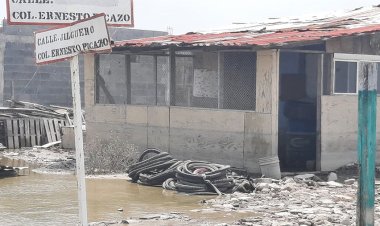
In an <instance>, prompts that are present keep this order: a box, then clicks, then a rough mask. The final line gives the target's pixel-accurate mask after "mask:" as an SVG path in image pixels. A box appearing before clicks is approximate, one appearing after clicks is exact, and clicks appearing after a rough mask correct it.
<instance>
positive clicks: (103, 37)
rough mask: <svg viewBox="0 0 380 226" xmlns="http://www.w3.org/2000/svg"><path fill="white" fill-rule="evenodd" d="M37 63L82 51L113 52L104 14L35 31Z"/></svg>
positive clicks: (66, 57) (71, 55) (62, 57)
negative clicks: (67, 24) (66, 24)
mask: <svg viewBox="0 0 380 226" xmlns="http://www.w3.org/2000/svg"><path fill="white" fill-rule="evenodd" d="M35 47H36V48H35V57H36V64H46V63H52V62H57V61H62V60H65V59H68V58H71V57H73V56H76V55H78V54H80V53H89V52H111V41H110V38H109V34H108V30H107V25H106V22H105V16H104V14H99V15H97V16H94V17H92V18H89V19H87V20H84V21H79V22H75V23H73V24H72V25H70V26H65V27H60V28H56V29H50V30H46V31H42V32H37V33H35Z"/></svg>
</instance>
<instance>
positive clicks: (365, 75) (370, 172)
mask: <svg viewBox="0 0 380 226" xmlns="http://www.w3.org/2000/svg"><path fill="white" fill-rule="evenodd" d="M376 89H377V63H370V62H360V63H359V100H358V103H359V105H358V160H359V187H358V200H357V217H356V225H362V226H372V225H374V205H375V161H376V110H377V109H376V104H377V91H376Z"/></svg>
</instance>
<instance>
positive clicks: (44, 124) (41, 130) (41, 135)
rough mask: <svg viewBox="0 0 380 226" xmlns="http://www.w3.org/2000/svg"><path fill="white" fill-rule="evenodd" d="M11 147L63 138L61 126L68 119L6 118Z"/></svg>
mask: <svg viewBox="0 0 380 226" xmlns="http://www.w3.org/2000/svg"><path fill="white" fill-rule="evenodd" d="M6 123H7V124H6V128H7V137H8V139H7V141H8V148H9V149H17V148H21V147H33V146H36V145H37V146H40V145H43V144H46V143H50V142H55V141H59V140H61V127H62V126H66V125H67V124H68V122H67V121H66V120H58V119H51V118H17V119H16V118H13V119H6Z"/></svg>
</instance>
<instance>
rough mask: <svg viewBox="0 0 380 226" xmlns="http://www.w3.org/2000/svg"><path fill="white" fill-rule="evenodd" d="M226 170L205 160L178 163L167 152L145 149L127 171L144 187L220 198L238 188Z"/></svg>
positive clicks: (225, 167) (224, 167) (225, 166)
mask: <svg viewBox="0 0 380 226" xmlns="http://www.w3.org/2000/svg"><path fill="white" fill-rule="evenodd" d="M229 169H230V166H227V165H221V164H214V163H209V162H204V161H192V160H187V161H179V160H176V159H174V158H173V157H172V156H171V155H170V154H169V153H167V152H161V151H160V150H158V149H147V150H146V151H144V152H143V153H142V154H141V156H140V158H139V160H138V162H137V163H135V164H133V165H131V166H130V168H129V169H128V171H127V172H128V175H129V177H130V178H131V179H132V181H133V182H138V183H141V184H144V185H151V186H157V185H162V187H163V188H165V189H168V190H175V191H178V192H184V193H189V194H197V195H201V194H202V195H214V194H218V195H221V194H222V193H231V192H234V191H235V190H236V188H237V187H238V185H237V184H236V183H235V180H234V178H233V177H232V176H231V175H230V174H229Z"/></svg>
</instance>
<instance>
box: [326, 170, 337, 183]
mask: <svg viewBox="0 0 380 226" xmlns="http://www.w3.org/2000/svg"><path fill="white" fill-rule="evenodd" d="M336 180H338V175H337V174H336V173H334V172H331V173H329V175H328V177H327V181H336Z"/></svg>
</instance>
